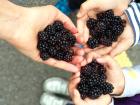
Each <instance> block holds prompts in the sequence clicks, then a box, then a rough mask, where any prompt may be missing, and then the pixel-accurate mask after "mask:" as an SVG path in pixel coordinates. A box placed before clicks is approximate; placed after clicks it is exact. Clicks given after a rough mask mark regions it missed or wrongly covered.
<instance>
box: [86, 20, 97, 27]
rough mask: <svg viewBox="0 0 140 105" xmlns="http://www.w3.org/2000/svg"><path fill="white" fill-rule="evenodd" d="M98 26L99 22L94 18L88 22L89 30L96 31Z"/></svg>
mask: <svg viewBox="0 0 140 105" xmlns="http://www.w3.org/2000/svg"><path fill="white" fill-rule="evenodd" d="M96 24H97V20H95V19H93V18H89V20H88V21H87V27H88V28H89V29H94V28H95V27H96Z"/></svg>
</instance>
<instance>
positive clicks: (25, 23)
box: [11, 6, 79, 72]
mask: <svg viewBox="0 0 140 105" xmlns="http://www.w3.org/2000/svg"><path fill="white" fill-rule="evenodd" d="M49 9H50V10H49ZM48 10H49V11H48ZM52 11H54V12H52ZM46 12H47V13H46ZM60 18H62V19H60ZM55 20H60V21H62V22H63V23H64V25H65V27H66V28H68V29H69V30H71V31H72V32H73V33H74V32H75V29H73V27H74V26H72V25H73V24H72V22H71V21H70V20H69V19H68V18H67V17H66V16H65V17H64V16H63V14H62V13H60V12H59V11H58V10H57V9H56V8H54V7H52V6H49V7H48V6H45V7H37V8H31V9H30V10H29V11H27V13H25V14H24V16H23V17H22V18H21V19H20V21H18V23H19V22H20V23H19V24H20V26H18V25H17V27H16V30H17V31H16V35H15V38H16V39H15V40H14V41H12V42H11V43H12V44H13V45H14V46H16V48H17V49H18V50H19V51H21V52H22V53H23V54H25V55H26V56H28V57H30V58H32V59H33V60H35V61H38V62H42V63H45V64H49V65H51V66H55V67H58V68H62V69H65V70H67V71H71V72H75V71H77V70H78V69H79V68H77V67H76V66H74V65H73V64H70V63H66V62H64V61H58V60H55V59H52V58H51V59H49V60H47V61H42V60H41V58H40V56H39V51H38V50H37V35H38V32H39V31H41V30H43V29H44V28H45V27H46V26H47V25H48V24H51V23H53V21H55ZM70 24H71V26H70ZM19 35H20V36H19ZM75 57H76V59H77V58H78V57H77V56H75ZM75 57H74V59H75Z"/></svg>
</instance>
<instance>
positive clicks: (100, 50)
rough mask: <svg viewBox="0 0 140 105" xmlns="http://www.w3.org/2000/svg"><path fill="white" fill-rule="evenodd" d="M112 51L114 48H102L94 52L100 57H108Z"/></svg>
mask: <svg viewBox="0 0 140 105" xmlns="http://www.w3.org/2000/svg"><path fill="white" fill-rule="evenodd" d="M111 50H112V47H102V48H99V49H97V50H94V52H95V53H97V54H99V55H107V54H109V53H110V52H111Z"/></svg>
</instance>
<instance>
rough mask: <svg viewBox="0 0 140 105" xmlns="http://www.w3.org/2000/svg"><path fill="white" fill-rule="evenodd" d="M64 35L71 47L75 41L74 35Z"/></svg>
mask: <svg viewBox="0 0 140 105" xmlns="http://www.w3.org/2000/svg"><path fill="white" fill-rule="evenodd" d="M66 36H67V41H68V42H69V45H70V46H71V47H73V46H74V45H75V43H76V37H75V36H73V35H72V34H71V33H67V34H66Z"/></svg>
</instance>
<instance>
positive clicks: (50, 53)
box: [48, 47, 57, 57]
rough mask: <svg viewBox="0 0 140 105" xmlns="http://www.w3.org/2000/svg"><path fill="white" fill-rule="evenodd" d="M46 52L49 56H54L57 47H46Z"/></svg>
mask: <svg viewBox="0 0 140 105" xmlns="http://www.w3.org/2000/svg"><path fill="white" fill-rule="evenodd" d="M48 53H49V55H50V56H51V57H55V56H56V54H57V48H55V47H51V48H49V49H48Z"/></svg>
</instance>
